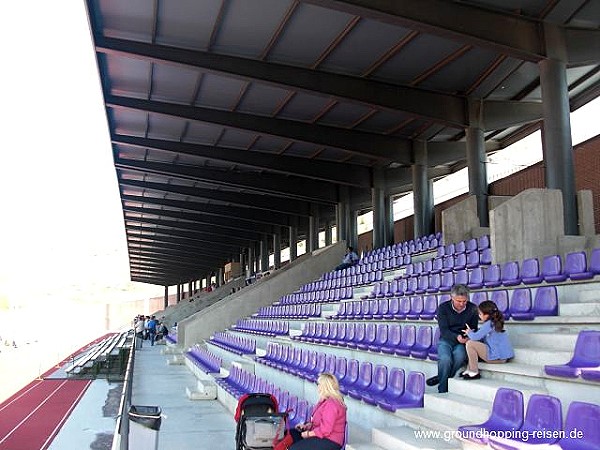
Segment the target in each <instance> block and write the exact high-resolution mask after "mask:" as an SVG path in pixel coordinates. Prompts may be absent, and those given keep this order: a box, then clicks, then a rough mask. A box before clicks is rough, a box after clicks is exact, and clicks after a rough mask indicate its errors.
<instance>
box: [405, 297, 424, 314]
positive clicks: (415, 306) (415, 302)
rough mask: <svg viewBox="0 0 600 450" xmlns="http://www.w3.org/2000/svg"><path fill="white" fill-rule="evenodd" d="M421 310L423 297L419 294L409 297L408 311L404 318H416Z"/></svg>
mask: <svg viewBox="0 0 600 450" xmlns="http://www.w3.org/2000/svg"><path fill="white" fill-rule="evenodd" d="M422 312H423V297H422V296H421V295H415V296H413V297H410V311H409V312H408V313H407V314H406V318H407V319H409V320H418V319H419V317H421V313H422Z"/></svg>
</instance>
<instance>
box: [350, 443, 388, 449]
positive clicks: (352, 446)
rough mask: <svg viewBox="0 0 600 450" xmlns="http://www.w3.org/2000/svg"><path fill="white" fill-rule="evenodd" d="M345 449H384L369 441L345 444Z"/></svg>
mask: <svg viewBox="0 0 600 450" xmlns="http://www.w3.org/2000/svg"><path fill="white" fill-rule="evenodd" d="M346 450H384V449H383V448H381V447H379V446H378V445H375V444H373V443H370V442H366V443H364V442H363V443H362V444H346Z"/></svg>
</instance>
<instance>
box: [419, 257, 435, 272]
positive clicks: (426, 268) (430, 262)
mask: <svg viewBox="0 0 600 450" xmlns="http://www.w3.org/2000/svg"><path fill="white" fill-rule="evenodd" d="M432 268H433V260H431V259H427V260H425V261H423V271H422V272H421V273H424V274H425V273H427V274H428V273H429V272H431V269H432Z"/></svg>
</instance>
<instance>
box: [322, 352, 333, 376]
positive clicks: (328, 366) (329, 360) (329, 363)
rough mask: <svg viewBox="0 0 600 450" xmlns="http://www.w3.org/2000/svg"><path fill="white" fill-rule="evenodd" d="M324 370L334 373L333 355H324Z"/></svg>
mask: <svg viewBox="0 0 600 450" xmlns="http://www.w3.org/2000/svg"><path fill="white" fill-rule="evenodd" d="M324 371H325V372H327V373H334V372H335V355H326V356H325V370H324Z"/></svg>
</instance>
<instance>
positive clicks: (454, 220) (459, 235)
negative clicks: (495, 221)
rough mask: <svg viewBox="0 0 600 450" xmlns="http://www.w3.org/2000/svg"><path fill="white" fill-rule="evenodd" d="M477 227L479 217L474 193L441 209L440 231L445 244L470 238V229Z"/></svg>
mask: <svg viewBox="0 0 600 450" xmlns="http://www.w3.org/2000/svg"><path fill="white" fill-rule="evenodd" d="M477 227H479V218H478V216H477V198H476V197H475V196H474V195H470V196H468V197H467V198H466V199H464V200H463V201H461V202H459V203H456V204H455V205H452V206H450V207H449V208H447V209H445V210H444V211H442V233H443V236H444V243H445V244H449V243H451V242H458V241H464V240H465V239H470V238H471V230H472V229H473V228H477Z"/></svg>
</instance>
